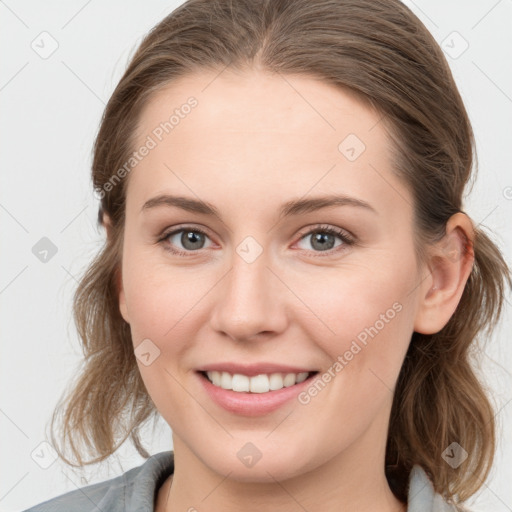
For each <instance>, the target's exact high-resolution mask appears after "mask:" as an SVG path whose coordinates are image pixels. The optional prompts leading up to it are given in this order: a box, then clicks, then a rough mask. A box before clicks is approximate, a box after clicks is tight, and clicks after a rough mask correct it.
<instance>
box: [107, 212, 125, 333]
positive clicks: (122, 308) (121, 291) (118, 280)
mask: <svg viewBox="0 0 512 512" xmlns="http://www.w3.org/2000/svg"><path fill="white" fill-rule="evenodd" d="M102 225H103V227H104V228H105V230H106V232H107V239H108V240H111V239H112V236H113V228H112V219H111V218H110V217H109V215H108V214H107V213H103V223H102ZM115 275H116V292H117V296H118V298H119V311H120V312H121V316H122V317H123V318H124V320H125V322H127V323H130V321H129V316H128V309H127V308H126V299H125V295H124V287H123V276H122V272H121V267H118V268H117V269H116V271H115Z"/></svg>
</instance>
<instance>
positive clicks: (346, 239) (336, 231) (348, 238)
mask: <svg viewBox="0 0 512 512" xmlns="http://www.w3.org/2000/svg"><path fill="white" fill-rule="evenodd" d="M182 231H185V232H186V231H189V232H192V233H201V234H202V235H205V236H206V237H208V233H206V231H204V230H203V229H201V228H198V227H193V226H180V227H179V228H178V229H174V230H172V231H169V232H168V233H164V234H163V235H162V236H161V237H160V238H159V239H158V241H157V242H158V243H161V244H163V246H164V249H165V250H166V251H169V252H171V253H172V254H176V255H178V256H185V257H187V256H193V255H195V254H197V252H198V251H201V249H197V250H194V251H182V250H181V249H174V248H173V247H171V245H170V244H169V243H168V241H167V239H168V238H169V237H170V236H172V235H175V234H176V233H181V232H182ZM314 233H327V234H329V235H334V236H337V237H338V238H340V239H341V241H342V242H343V244H341V245H339V246H338V247H337V248H333V249H329V250H327V251H308V252H312V253H314V257H317V256H319V257H324V255H325V256H332V255H333V254H334V253H337V252H338V251H340V250H343V247H347V246H351V245H354V244H355V243H356V239H355V237H354V236H353V235H352V234H350V233H348V232H347V231H345V230H342V229H340V228H335V227H333V226H326V225H320V226H315V227H314V228H312V229H310V230H308V231H306V232H304V233H301V234H300V237H299V241H300V240H303V239H304V238H306V237H307V236H309V235H312V234H314ZM208 238H209V237H208Z"/></svg>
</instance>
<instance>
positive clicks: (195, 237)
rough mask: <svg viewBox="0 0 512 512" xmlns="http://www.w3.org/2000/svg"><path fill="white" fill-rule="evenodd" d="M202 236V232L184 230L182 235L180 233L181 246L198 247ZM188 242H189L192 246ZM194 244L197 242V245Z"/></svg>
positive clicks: (192, 248)
mask: <svg viewBox="0 0 512 512" xmlns="http://www.w3.org/2000/svg"><path fill="white" fill-rule="evenodd" d="M202 236H203V235H202V233H196V232H195V231H185V232H184V233H183V235H181V243H182V244H183V247H185V248H186V249H190V250H194V249H200V248H201V241H202V240H201V237H202ZM188 244H191V245H192V247H191V246H190V245H188ZM195 244H197V245H198V246H196V245H195Z"/></svg>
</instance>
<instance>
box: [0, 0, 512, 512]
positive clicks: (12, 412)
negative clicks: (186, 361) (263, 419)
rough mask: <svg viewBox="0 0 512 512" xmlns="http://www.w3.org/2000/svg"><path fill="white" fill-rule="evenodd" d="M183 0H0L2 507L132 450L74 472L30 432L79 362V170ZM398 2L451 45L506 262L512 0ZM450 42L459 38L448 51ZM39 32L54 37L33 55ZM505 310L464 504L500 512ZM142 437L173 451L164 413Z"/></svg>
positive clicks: (487, 369) (510, 211)
mask: <svg viewBox="0 0 512 512" xmlns="http://www.w3.org/2000/svg"><path fill="white" fill-rule="evenodd" d="M181 3H182V2H181V1H168V2H162V1H156V0H152V1H146V2H136V1H134V0H131V1H129V2H127V1H121V0H111V1H110V2H108V3H106V2H99V1H98V0H96V1H95V0H89V1H84V0H76V1H68V2H57V1H47V2H44V3H42V2H36V1H35V0H32V1H20V2H15V1H14V0H6V1H0V16H1V18H0V23H1V29H0V48H1V58H0V62H1V63H2V65H1V67H0V102H1V113H2V115H1V118H0V130H1V133H0V141H1V151H0V159H1V166H2V167H1V169H2V172H1V184H0V185H1V186H0V222H1V227H2V230H1V235H2V239H1V251H0V308H1V309H0V315H1V317H0V321H1V334H2V352H1V357H0V379H1V383H0V385H1V387H0V389H1V395H0V432H1V436H0V442H1V445H0V460H1V461H2V463H1V465H0V510H1V511H16V510H21V509H23V508H25V507H28V506H30V505H33V504H35V503H38V502H41V501H43V500H46V499H49V498H51V497H54V496H56V495H58V494H61V493H63V492H65V491H69V490H73V489H76V488H77V487H80V486H83V485H85V484H86V483H94V482H96V481H100V480H104V479H106V478H111V477H113V476H116V475H118V474H120V473H121V472H123V471H126V470H127V469H129V468H130V467H134V466H136V465H139V464H140V463H142V462H143V459H142V458H141V457H140V456H138V455H137V454H136V452H135V450H134V449H133V448H131V447H130V446H125V447H123V448H122V449H121V450H120V451H119V453H118V455H117V456H116V457H112V459H111V461H110V462H109V464H104V465H102V466H100V467H92V468H88V470H87V471H86V472H85V473H82V472H80V471H77V470H72V469H71V468H69V467H67V466H65V465H64V464H62V463H61V462H60V461H59V460H57V461H55V462H53V463H52V460H53V459H52V456H51V451H50V450H49V449H48V446H47V445H45V444H43V445H41V444H40V443H42V442H43V441H44V440H45V429H46V426H47V424H48V421H49V418H50V414H51V412H52V410H53V407H54V405H55V403H56V401H57V399H58V398H59V397H60V395H61V393H62V392H63V390H64V389H65V388H66V386H67V383H68V382H69V379H70V378H71V377H72V376H73V375H74V374H75V373H76V370H77V368H78V365H79V362H80V355H81V352H80V347H79V344H78V339H77V335H76V332H75V329H74V324H73V322H72V318H71V298H72V293H73V291H74V289H75V286H76V282H77V278H78V277H79V276H80V275H81V273H82V272H83V270H84V269H85V267H86V265H87V264H88V262H90V260H91V259H92V257H93V255H94V254H95V253H96V252H97V250H98V249H99V247H100V245H101V243H102V240H103V233H102V232H100V231H98V230H97V228H96V216H97V208H98V201H97V200H96V199H95V197H94V196H93V194H92V190H91V185H90V183H91V182H90V174H89V173H90V164H91V148H92V144H93V139H94V136H95V134H96V131H97V128H98V125H99V121H100V117H101V114H102V111H103V108H104V105H105V103H106V102H107V100H108V98H109V96H110V94H111V92H112V91H113V89H114V87H115V85H116V83H117V81H118V80H119V78H120V76H121V74H122V72H123V70H124V68H125V66H126V64H127V61H128V59H129V56H130V55H131V53H132V52H133V51H134V49H135V48H136V46H137V44H138V43H139V42H140V40H141V38H142V36H143V35H144V34H145V33H146V32H147V31H148V30H149V29H150V28H151V27H152V26H153V25H155V24H156V23H157V22H158V21H160V20H161V19H162V18H163V17H164V16H165V15H166V14H168V13H169V12H170V11H171V10H173V9H174V8H175V7H176V6H177V5H179V4H181ZM405 3H406V4H407V5H408V6H409V7H411V9H412V10H413V11H414V12H415V13H416V14H417V15H418V16H419V18H420V19H421V20H422V21H423V22H424V23H425V25H426V26H427V28H428V29H429V30H430V31H431V32H432V34H433V35H434V37H435V38H436V40H437V41H438V42H439V43H440V44H442V46H443V48H445V51H446V52H449V53H450V54H451V56H448V60H449V62H450V65H451V68H452V70H453V73H454V76H455V79H456V81H457V84H458V85H459V89H460V91H461V94H462V97H463V99H464V101H465V103H466V106H467V109H468V112H469V115H470V118H471V121H472V123H473V127H474V130H475V134H476V139H477V150H478V155H479V163H480V173H479V178H478V180H477V181H476V184H475V186H474V189H473V192H472V195H471V196H470V197H469V198H468V199H467V201H466V203H465V208H466V211H467V212H468V213H469V214H470V215H471V216H472V218H473V219H474V220H475V222H476V223H479V224H480V225H482V226H486V227H488V228H490V229H491V230H492V231H493V232H494V233H496V237H495V239H496V241H497V242H498V244H499V245H500V247H501V248H502V250H503V251H504V252H505V254H506V257H507V260H508V261H509V262H510V261H511V258H510V256H511V254H512V233H511V230H510V228H509V219H510V218H511V217H512V173H511V171H510V166H511V161H512V140H511V137H510V136H511V131H512V130H511V126H512V123H511V121H512V71H511V57H512V50H511V49H512V2H511V0H500V1H497V0H478V1H477V0H473V1H463V0H458V1H446V0H435V1H426V0H422V1H420V0H416V1H415V2H414V3H413V2H412V1H411V0H408V1H406V2H405ZM43 32H47V33H48V34H49V35H47V34H42V35H41V33H43ZM454 32H457V34H454ZM443 41H444V43H443ZM464 41H466V42H467V44H468V45H469V46H468V48H467V49H466V50H465V51H464V52H463V53H461V51H462V50H463V49H464V47H465V44H466V43H465V42H464ZM52 45H53V46H55V45H58V47H57V48H56V50H55V51H54V53H53V54H51V55H47V53H49V52H50V51H51V50H52ZM45 52H46V53H45ZM459 53H461V54H460V55H458V54H459ZM43 57H45V58H43ZM454 57H456V58H454ZM43 237H47V238H48V239H50V240H51V242H52V243H53V244H54V245H55V247H56V249H57V252H56V254H55V255H52V253H51V252H50V253H48V255H47V256H46V258H47V261H46V262H42V261H40V259H39V258H38V257H36V255H35V254H34V253H33V251H32V248H33V247H34V246H35V245H36V244H37V243H38V242H39V241H40V239H41V238H43ZM36 247H38V246H36ZM43 256H44V254H40V257H43ZM510 313H511V311H510V308H508V309H507V311H506V316H505V318H504V320H503V322H502V323H501V324H500V325H499V326H498V329H497V331H496V333H495V335H494V337H493V339H492V340H489V342H488V345H487V349H486V355H485V358H484V360H483V363H482V374H483V375H484V376H485V379H486V380H487V382H488V383H489V386H490V388H491V389H492V390H493V396H494V399H495V403H496V410H497V416H496V418H497V420H498V424H499V426H500V428H501V430H502V435H501V439H500V443H499V446H498V450H497V461H496V465H495V466H494V469H493V472H492V475H491V478H490V479H489V480H488V481H487V483H486V484H485V485H484V487H483V490H482V491H481V492H480V493H479V494H478V495H477V496H476V497H475V500H473V501H474V504H473V510H474V511H476V512H478V511H482V512H483V511H489V510H493V512H505V511H512V492H511V486H510V483H509V482H510V481H512V479H511V477H512V474H511V469H510V463H509V464H507V463H506V461H508V462H510V460H512V442H511V441H512V439H511V424H512V421H511V420H512V418H511V416H512V404H511V401H512V390H511V388H512V386H511V383H512V375H511V373H510V370H511V367H512V364H511V363H512V349H511V343H510V334H509V333H510V330H511V314H510ZM145 441H146V445H147V447H148V448H149V450H150V453H156V452H158V451H162V450H168V449H172V445H171V433H170V429H169V427H168V426H167V425H166V424H165V423H164V422H163V421H161V422H160V425H158V426H157V429H156V431H154V432H153V431H152V430H150V429H148V430H147V431H146V433H145ZM45 465H49V467H48V468H47V469H44V468H43V467H41V466H45ZM86 478H88V480H87V481H86Z"/></svg>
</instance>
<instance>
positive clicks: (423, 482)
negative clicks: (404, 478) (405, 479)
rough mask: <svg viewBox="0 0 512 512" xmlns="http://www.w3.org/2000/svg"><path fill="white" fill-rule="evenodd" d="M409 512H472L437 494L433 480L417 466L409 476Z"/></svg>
mask: <svg viewBox="0 0 512 512" xmlns="http://www.w3.org/2000/svg"><path fill="white" fill-rule="evenodd" d="M407 503H408V504H407V512H471V511H470V510H468V509H466V508H463V507H461V506H460V505H457V506H455V505H453V504H451V503H448V502H446V501H445V500H444V498H443V497H442V496H441V495H440V494H438V493H436V492H435V490H434V486H433V485H432V482H431V480H430V479H429V477H428V476H427V474H426V473H425V471H424V470H423V468H422V467H421V466H419V465H415V466H414V467H413V468H412V470H411V474H410V476H409V490H408V497H407Z"/></svg>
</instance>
